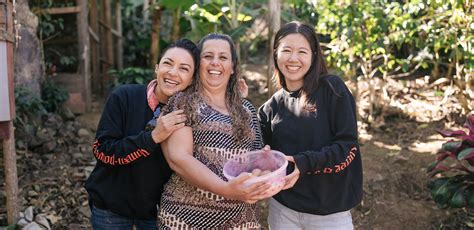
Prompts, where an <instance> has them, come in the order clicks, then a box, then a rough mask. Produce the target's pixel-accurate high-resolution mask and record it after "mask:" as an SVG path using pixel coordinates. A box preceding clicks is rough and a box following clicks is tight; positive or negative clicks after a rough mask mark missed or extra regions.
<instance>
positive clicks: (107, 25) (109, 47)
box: [99, 0, 114, 87]
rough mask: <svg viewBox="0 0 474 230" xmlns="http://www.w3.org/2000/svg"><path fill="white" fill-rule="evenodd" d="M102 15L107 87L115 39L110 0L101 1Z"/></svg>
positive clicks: (102, 51)
mask: <svg viewBox="0 0 474 230" xmlns="http://www.w3.org/2000/svg"><path fill="white" fill-rule="evenodd" d="M101 9H102V13H101V14H100V18H101V21H100V22H99V24H100V25H101V29H100V30H101V35H100V39H101V45H100V46H101V47H102V50H101V53H102V55H101V57H102V59H101V63H102V76H103V78H102V85H103V86H104V87H105V86H106V85H107V84H108V82H109V81H110V80H111V79H110V75H109V70H110V69H111V68H113V57H114V51H113V37H112V28H111V21H112V15H111V12H110V0H102V1H101Z"/></svg>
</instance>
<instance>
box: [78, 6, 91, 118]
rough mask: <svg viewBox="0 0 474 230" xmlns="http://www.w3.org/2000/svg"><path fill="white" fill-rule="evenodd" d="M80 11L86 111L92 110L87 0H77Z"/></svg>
mask: <svg viewBox="0 0 474 230" xmlns="http://www.w3.org/2000/svg"><path fill="white" fill-rule="evenodd" d="M76 3H77V6H78V7H79V9H80V12H79V13H78V14H77V32H78V45H79V58H78V59H79V68H78V71H79V75H80V76H82V77H83V79H84V94H85V95H84V96H85V100H86V111H87V112H90V111H91V104H92V90H91V69H90V51H89V50H90V40H89V22H88V15H89V10H88V8H87V1H83V0H76Z"/></svg>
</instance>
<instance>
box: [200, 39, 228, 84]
mask: <svg viewBox="0 0 474 230" xmlns="http://www.w3.org/2000/svg"><path fill="white" fill-rule="evenodd" d="M232 67H233V63H232V54H231V51H230V45H229V43H228V42H227V41H225V40H221V39H210V40H207V41H205V42H204V44H203V46H202V50H201V62H200V67H199V77H200V81H201V83H202V86H203V88H204V89H206V90H212V91H215V90H218V91H221V90H223V91H224V92H225V90H226V87H227V84H228V83H229V79H230V76H231V75H232V74H233V73H234V70H233V68H232Z"/></svg>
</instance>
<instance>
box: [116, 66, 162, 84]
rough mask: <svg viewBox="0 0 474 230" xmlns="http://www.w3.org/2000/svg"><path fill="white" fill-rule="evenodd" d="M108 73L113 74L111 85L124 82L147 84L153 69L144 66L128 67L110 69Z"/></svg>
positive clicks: (151, 78) (151, 76)
mask: <svg viewBox="0 0 474 230" xmlns="http://www.w3.org/2000/svg"><path fill="white" fill-rule="evenodd" d="M109 73H110V74H111V75H113V76H115V82H114V84H113V87H115V86H118V85H124V84H147V83H148V82H149V81H151V80H153V74H154V72H153V70H150V69H146V68H137V67H129V68H125V69H123V70H111V71H109Z"/></svg>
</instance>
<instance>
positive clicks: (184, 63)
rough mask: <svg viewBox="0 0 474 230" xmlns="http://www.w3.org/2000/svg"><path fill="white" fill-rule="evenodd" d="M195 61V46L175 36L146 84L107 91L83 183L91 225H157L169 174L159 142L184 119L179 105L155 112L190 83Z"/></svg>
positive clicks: (111, 226)
mask: <svg viewBox="0 0 474 230" xmlns="http://www.w3.org/2000/svg"><path fill="white" fill-rule="evenodd" d="M198 66H199V49H198V48H197V46H196V45H195V44H194V43H193V42H191V41H189V40H187V39H182V40H178V41H177V42H176V43H174V44H172V45H170V46H169V47H168V48H167V49H166V50H165V51H164V52H163V56H162V57H161V59H160V61H159V63H158V64H156V67H155V73H156V79H155V80H153V81H151V82H150V83H149V84H148V87H147V86H146V85H124V86H121V87H119V88H118V89H116V90H114V91H113V92H112V93H111V95H110V96H109V98H108V100H107V102H106V104H105V106H104V110H103V112H102V116H101V118H100V122H99V125H98V127H97V133H96V141H95V143H94V144H93V154H94V156H95V157H96V159H97V164H96V166H95V168H94V171H92V173H91V175H90V177H89V178H88V180H87V182H86V186H85V187H86V190H87V192H88V193H89V204H90V206H91V211H92V215H91V223H92V227H93V228H94V229H133V226H135V227H136V228H137V229H156V214H157V207H156V205H157V204H158V203H159V201H160V198H161V194H162V191H163V185H164V184H165V183H166V182H167V181H168V179H169V177H170V175H171V169H170V168H169V166H168V164H167V163H166V160H165V158H164V156H163V152H162V150H161V147H160V143H161V142H162V141H163V140H165V139H166V138H167V137H168V136H169V135H170V134H171V133H172V132H173V131H175V130H176V129H178V128H180V127H183V126H184V121H185V120H186V116H185V115H184V114H183V111H182V110H181V111H174V112H172V113H169V114H167V115H165V116H159V114H160V110H161V107H162V106H163V105H164V104H165V103H166V102H167V101H168V98H169V97H171V96H172V95H174V94H175V93H176V92H178V91H182V90H183V89H185V88H186V87H188V86H189V85H190V83H191V81H192V79H193V76H195V73H196V69H197V68H198Z"/></svg>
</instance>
